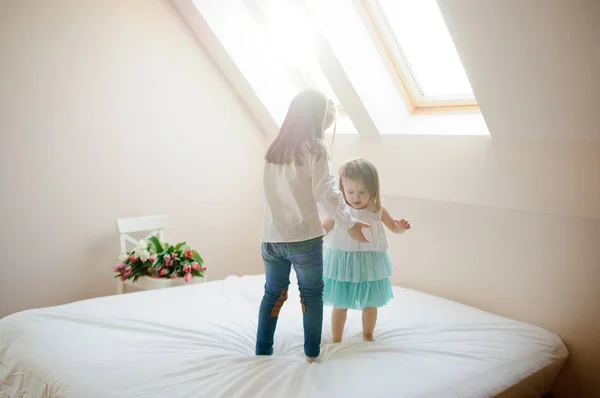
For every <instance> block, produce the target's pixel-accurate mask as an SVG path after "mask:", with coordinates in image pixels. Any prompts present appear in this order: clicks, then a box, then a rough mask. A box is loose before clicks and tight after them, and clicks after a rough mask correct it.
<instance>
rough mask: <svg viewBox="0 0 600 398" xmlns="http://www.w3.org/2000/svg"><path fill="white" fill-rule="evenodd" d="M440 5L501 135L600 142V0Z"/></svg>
mask: <svg viewBox="0 0 600 398" xmlns="http://www.w3.org/2000/svg"><path fill="white" fill-rule="evenodd" d="M438 5H439V6H440V9H441V11H442V14H443V16H444V19H445V21H446V25H447V27H448V30H449V31H450V33H451V35H452V38H453V41H454V43H455V46H456V48H457V51H458V53H459V54H460V56H461V60H462V63H463V65H464V68H465V70H466V72H467V75H468V76H469V80H470V82H471V85H472V87H473V91H474V92H475V95H476V97H477V100H478V102H479V105H480V107H481V111H482V113H483V115H484V117H485V120H486V123H487V125H488V128H489V130H490V133H491V135H492V137H493V138H494V139H495V140H497V139H524V140H560V141H579V142H596V143H600V1H597V0H568V1H539V0H520V1H479V0H438Z"/></svg>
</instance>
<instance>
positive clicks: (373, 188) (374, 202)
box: [338, 158, 381, 211]
mask: <svg viewBox="0 0 600 398" xmlns="http://www.w3.org/2000/svg"><path fill="white" fill-rule="evenodd" d="M344 178H347V179H349V180H353V181H362V183H363V184H365V186H366V187H367V191H369V195H371V201H370V203H369V206H372V207H373V211H379V210H381V198H380V193H379V192H380V189H379V173H377V168H376V167H375V165H374V164H373V163H371V161H370V160H368V159H364V158H357V159H350V160H348V161H347V162H346V163H344V165H343V166H342V167H341V168H340V175H339V180H338V185H339V189H340V191H342V194H343V195H344V199H345V200H346V192H345V190H344ZM346 203H347V204H348V205H350V203H348V200H346Z"/></svg>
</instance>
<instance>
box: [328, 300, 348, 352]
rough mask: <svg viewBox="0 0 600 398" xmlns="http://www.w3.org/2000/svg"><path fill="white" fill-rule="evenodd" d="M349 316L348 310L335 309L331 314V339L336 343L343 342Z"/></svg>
mask: <svg viewBox="0 0 600 398" xmlns="http://www.w3.org/2000/svg"><path fill="white" fill-rule="evenodd" d="M347 314H348V309H347V308H334V309H333V311H332V312H331V337H332V340H333V342H334V343H341V342H342V335H343V334H344V325H345V324H346V315H347Z"/></svg>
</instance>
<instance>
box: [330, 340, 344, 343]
mask: <svg viewBox="0 0 600 398" xmlns="http://www.w3.org/2000/svg"><path fill="white" fill-rule="evenodd" d="M341 342H342V339H332V340H331V343H333V344H337V343H341Z"/></svg>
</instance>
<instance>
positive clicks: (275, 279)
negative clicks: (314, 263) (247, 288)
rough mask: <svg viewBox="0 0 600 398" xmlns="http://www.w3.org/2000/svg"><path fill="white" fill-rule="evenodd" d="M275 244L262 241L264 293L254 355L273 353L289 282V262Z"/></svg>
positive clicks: (259, 313)
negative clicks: (274, 340) (280, 312)
mask: <svg viewBox="0 0 600 398" xmlns="http://www.w3.org/2000/svg"><path fill="white" fill-rule="evenodd" d="M280 249H281V248H280V247H279V246H278V245H277V244H272V243H263V245H262V255H263V262H264V264H265V277H266V283H265V294H264V295H263V298H262V302H261V303H260V309H259V311H258V330H257V331H256V349H255V353H256V355H272V354H273V337H274V335H275V328H276V327H277V319H278V318H279V311H281V306H282V305H283V303H284V302H285V300H286V299H287V291H288V285H289V284H290V270H291V265H292V264H291V263H290V261H289V260H287V259H286V258H285V257H284V256H282V255H281V253H279V252H280V251H281V250H280Z"/></svg>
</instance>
